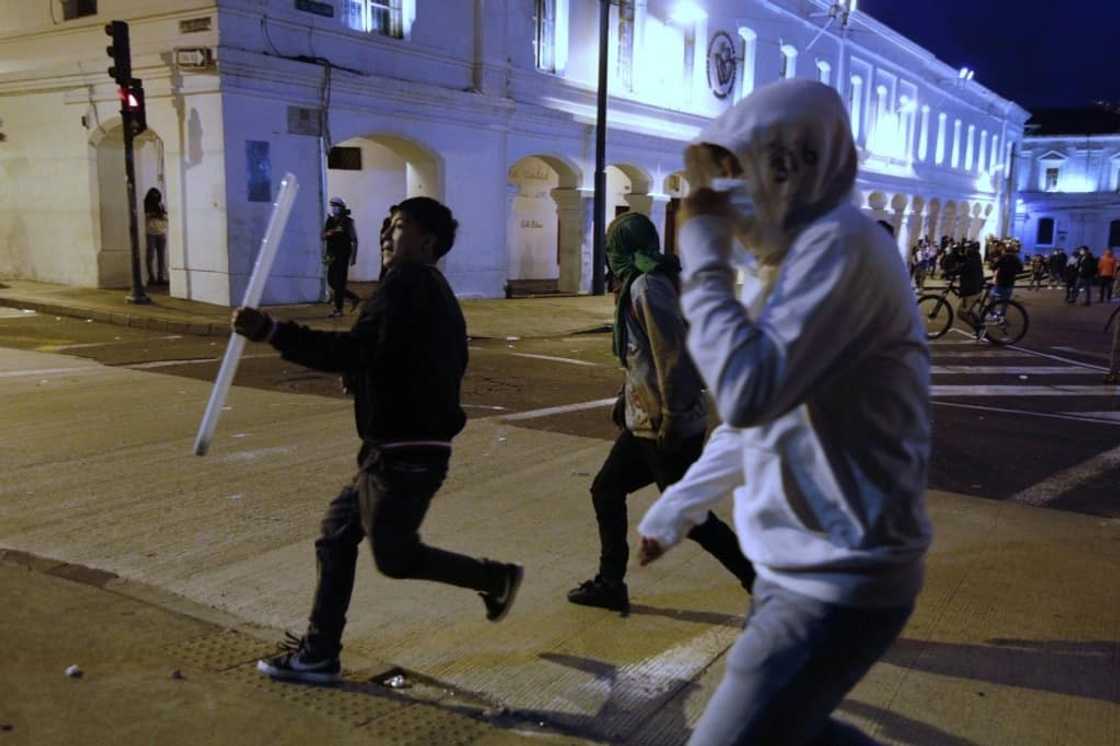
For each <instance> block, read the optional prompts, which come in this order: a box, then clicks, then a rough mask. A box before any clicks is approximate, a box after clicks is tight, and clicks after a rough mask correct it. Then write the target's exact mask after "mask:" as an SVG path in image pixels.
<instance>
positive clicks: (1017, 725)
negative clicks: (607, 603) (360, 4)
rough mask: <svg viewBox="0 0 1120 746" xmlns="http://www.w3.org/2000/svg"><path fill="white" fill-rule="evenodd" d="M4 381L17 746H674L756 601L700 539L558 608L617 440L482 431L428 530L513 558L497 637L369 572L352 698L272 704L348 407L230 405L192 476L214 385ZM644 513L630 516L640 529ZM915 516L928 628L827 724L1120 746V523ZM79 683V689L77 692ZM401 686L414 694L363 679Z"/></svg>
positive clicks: (297, 690) (39, 374) (441, 597)
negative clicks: (619, 603) (518, 590)
mask: <svg viewBox="0 0 1120 746" xmlns="http://www.w3.org/2000/svg"><path fill="white" fill-rule="evenodd" d="M4 359H5V361H6V365H7V366H8V372H10V373H12V374H13V375H9V376H7V377H6V378H5V379H4V380H5V384H4V386H3V387H0V411H2V412H4V414H5V430H4V432H6V433H8V435H9V437H7V438H4V439H0V457H2V459H3V463H4V466H5V474H4V476H5V479H4V480H2V481H0V547H5V548H7V549H9V550H16V552H17V553H16V554H12V555H9V561H10V562H12V563H15V564H16V565H17V567H15V568H10V567H6V566H4V563H0V609H3V610H4V613H3V614H0V639H2V640H4V642H5V646H4V652H3V659H2V661H3V662H2V663H0V746H7V743H20V744H23V743H30V744H52V743H119V744H122V746H124V745H125V744H131V743H178V742H183V743H186V742H196V743H197V742H203V743H214V744H224V743H241V744H252V743H272V742H278V743H285V742H286V743H310V742H323V743H354V742H362V740H363V739H365V740H366V741H367V742H372V743H383V744H390V743H405V744H416V746H432V745H434V744H439V745H440V746H443V744H456V743H458V744H476V743H477V744H490V743H493V744H502V743H506V742H509V743H526V742H537V741H536V739H538V738H539V739H541V742H543V743H563V744H575V743H585V742H588V741H591V742H598V743H602V742H611V743H619V742H624V743H631V744H637V745H638V746H670V745H674V744H681V743H683V742H684V741H685V740H686V738H687V735H688V732H689V729H690V727H691V726H692V725H693V724H694V723H695V721H696V718H697V717H698V715H699V713H700V712H701V711H702V710H703V707H704V705H705V703H706V701H707V700H708V698H709V697H710V696H711V693H712V691H713V689H714V687H715V685H716V683H717V682H718V680H719V677H720V676H721V675H722V666H723V661H724V660H725V653H726V650H727V649H728V647H729V646H730V645H731V644H732V643H733V641H734V640H735V638H736V637H737V635H738V634H739V630H740V627H741V625H742V622H743V617H742V615H743V612H744V610H745V607H746V603H747V601H746V598H745V596H744V594H743V593H742V592H741V590H740V589H738V588H737V587H736V585H735V583H734V581H733V579H732V578H731V577H730V576H728V575H727V574H726V573H723V572H721V571H720V570H719V568H718V567H717V566H715V565H714V563H713V561H712V560H711V558H710V557H708V556H706V555H704V553H703V552H702V551H700V550H699V549H698V548H697V547H696V546H695V545H693V544H691V543H686V544H685V545H682V546H681V547H678V548H676V549H674V550H673V551H672V552H669V553H668V554H667V555H666V556H665V557H664V558H663V559H661V560H659V561H658V562H657V563H655V564H654V565H651V566H650V567H647V568H641V569H639V568H636V567H635V568H633V569H632V571H631V573H630V575H629V577H628V582H629V583H630V590H631V593H632V598H633V600H634V609H633V613H632V615H631V616H630V617H629V618H628V619H619V618H618V616H617V615H614V614H607V613H603V612H600V611H598V610H593V609H585V608H582V607H575V606H572V605H571V604H568V603H567V602H566V601H565V600H564V593H565V591H566V590H567V589H568V588H570V587H571V586H572V585H573V584H574V583H575V582H576V581H578V580H581V579H582V578H584V577H586V576H587V574H588V573H589V572H590V571H593V568H594V560H595V556H596V553H597V549H598V547H597V537H596V534H595V531H594V520H593V517H592V511H591V506H590V504H589V500H588V497H587V487H588V482H589V481H590V478H591V476H592V475H593V474H594V470H595V469H596V468H597V466H598V465H599V464H601V463H602V459H603V458H604V456H605V455H606V452H607V450H608V449H609V448H610V444H609V443H608V442H605V441H602V440H598V439H594V438H586V437H580V436H575V435H566V434H563V433H557V432H551V431H548V430H543V429H534V428H529V427H527V426H523V423H522V422H520V421H510V422H507V421H504V420H503V419H502V418H501V417H500V416H494V417H488V418H482V419H475V420H471V422H470V423H469V424H468V426H467V428H466V430H465V431H464V432H463V433H462V435H460V436H459V438H457V440H456V446H457V448H456V451H455V456H454V462H453V465H452V469H451V473H450V476H449V479H448V482H447V483H446V485H445V487H444V489H443V490H442V491H441V493H440V496H439V498H438V500H437V501H436V502H435V503H433V509H432V511H431V514H430V515H429V516H428V519H427V521H426V523H425V526H424V532H425V539H426V540H428V541H429V542H431V543H432V544H433V545H436V546H445V547H449V548H453V549H456V550H459V551H464V552H467V553H470V554H476V555H486V556H493V557H498V558H502V559H506V558H508V559H517V560H520V561H522V562H524V564H525V567H526V569H527V577H526V582H525V585H524V587H523V589H522V594H521V597H520V599H519V602H518V604H517V606H516V607H515V609H514V611H513V613H512V614H511V615H510V617H509V618H508V619H507V620H505V621H504V622H503V623H502V624H501V625H492V624H489V623H487V622H486V621H485V620H484V619H483V614H482V607H481V604H480V603H479V601H478V599H477V597H475V596H474V594H471V593H468V592H461V591H458V590H457V589H441V588H437V587H435V586H432V585H431V584H427V583H406V582H399V581H393V580H390V579H387V578H384V577H381V576H379V575H377V574H376V573H375V572H374V570H373V568H372V563H371V561H370V558H369V554H368V548H363V550H362V555H361V556H362V558H363V560H362V566H361V568H360V570H361V571H360V572H359V577H358V584H357V587H356V588H355V592H354V600H353V605H352V607H351V612H352V613H351V614H350V621H349V624H348V626H347V634H346V638H345V639H344V644H345V645H346V648H345V650H344V653H343V663H344V666H345V667H346V669H347V671H348V677H347V684H346V685H344V686H342V687H332V688H314V687H298V686H281V685H279V684H271V683H269V682H263V681H262V680H261V679H260V678H259V677H258V676H257V674H256V672H255V671H254V670H253V667H252V662H253V661H254V660H255V658H257V657H259V656H260V655H262V654H265V653H266V652H267V651H268V649H269V648H270V647H271V646H270V642H271V641H272V640H275V639H277V638H278V636H279V630H281V629H285V628H286V629H294V630H299V629H301V628H302V627H303V626H304V624H305V619H306V614H307V605H308V600H309V599H310V597H311V592H312V588H313V586H314V582H315V577H314V551H313V548H312V541H313V539H314V537H315V535H316V531H317V526H318V520H319V517H320V514H321V511H322V508H323V504H324V502H325V501H326V500H327V499H329V497H330V496H331V495H333V494H334V491H335V490H336V489H337V487H338V485H339V484H340V483H341V482H342V481H343V480H344V479H345V477H346V475H348V474H349V473H350V472H351V471H352V469H353V468H354V466H353V447H354V443H353V414H352V411H351V407H350V405H349V404H348V403H347V402H345V401H342V400H338V401H335V400H328V399H323V398H321V397H313V396H301V395H294V394H287V393H280V392H274V391H264V390H258V389H250V388H244V387H234V389H233V391H232V392H231V395H230V400H229V407H230V411H229V412H227V413H226V414H225V415H224V419H223V423H222V426H221V428H220V430H219V437H218V438H217V440H216V442H215V448H214V449H213V452H212V453H211V455H210V456H208V457H207V458H206V459H199V458H198V457H195V456H193V455H191V451H190V446H191V442H192V440H193V436H194V431H195V427H196V425H197V421H198V415H199V412H200V410H201V403H202V402H204V401H205V399H206V394H207V392H208V390H209V384H208V382H206V381H194V380H188V379H182V378H176V377H171V376H161V375H151V374H147V373H144V372H141V371H135V370H129V369H124V368H120V367H113V366H100V365H91V364H90V363H89V361H85V360H77V359H74V358H70V357H67V356H64V355H56V354H46V353H39V352H31V351H6V353H5V358H4ZM64 368H69V369H72V370H71V371H70V372H65V371H63V372H59V371H60V370H62V369H64ZM93 411H96V412H97V413H99V416H96V417H93V416H89V417H83V416H82V413H85V412H93ZM106 413H112V415H111V416H106ZM76 417H77V418H78V419H77V420H76ZM76 422H80V425H81V426H80V427H77V426H76ZM0 437H2V436H0ZM653 497H654V491H653V490H652V489H647V490H643V491H642V492H640V493H639V494H636V495H634V496H632V498H631V500H630V501H629V504H630V510H631V515H632V516H633V520H634V521H636V520H637V516H639V515H641V514H642V512H644V510H645V508H646V507H647V506H648V505H649V504H650V501H651V500H652V499H653ZM928 503H929V507H930V513H931V518H932V520H933V524H934V529H935V540H934V545H933V548H932V551H931V553H930V556H929V561H928V566H927V579H926V584H925V587H924V590H923V592H922V594H921V596H920V597H919V600H918V606H917V610H916V611H915V614H914V616H913V617H912V619H911V620H910V622H909V623H908V625H907V627H906V630H905V631H904V632H903V635H902V637H901V639H900V640H899V641H898V642H897V643H896V644H895V645H894V646H893V647H892V649H891V650H890V651H889V652H888V654H887V655H886V656H885V657H884V659H883V660H882V661H881V662H880V663H879V664H878V665H876V666H875V667H874V668H873V669H872V671H871V672H870V673H869V675H868V676H867V678H866V679H865V680H864V681H863V682H861V683H860V684H859V685H858V686H857V687H856V689H855V690H854V691H853V692H852V693H851V695H850V696H849V697H848V698H847V699H846V700H845V701H844V703H843V704H842V705H841V708H840V712H839V714H840V716H841V717H843V718H844V719H846V720H849V721H853V722H855V723H857V724H859V725H860V726H862V727H863V728H865V729H866V730H867V731H869V732H870V733H871V734H872V735H873V736H874V737H876V738H877V739H879V740H880V741H881V742H884V743H887V744H907V745H910V746H913V745H917V746H946V745H947V746H968V745H970V744H1069V745H1070V746H1120V584H1117V583H1116V577H1117V573H1118V572H1120V520H1115V519H1103V518H1099V517H1094V516H1087V515H1079V514H1073V513H1064V512H1061V511H1055V510H1045V509H1040V508H1033V507H1029V506H1023V505H1018V504H1014V503H1010V502H997V501H992V500H985V499H981V498H977V497H966V496H961V495H953V494H948V493H944V492H936V491H931V492H930V493H929V495H928ZM720 512H722V513H724V514H725V515H726V506H723V507H722V508H721V510H720ZM29 554H30V555H34V556H36V557H49V558H52V561H46V562H45V564H44V563H43V562H40V561H37V560H35V559H33V558H28V557H27V555H29ZM61 563H71V564H69V565H66V564H61ZM21 566H22V567H27V566H31V567H36V568H38V569H39V572H35V573H28V572H27V571H26V570H22V569H20V567H21ZM17 571H18V572H17ZM19 572H23V573H25V574H24V575H20V574H19ZM60 578H70V579H71V580H77V581H79V582H78V583H74V582H70V580H61V579H60ZM130 589H139V590H135V591H133V590H130ZM138 600H142V601H143V602H144V603H139V602H138ZM70 664H78V665H79V666H81V667H82V668H84V669H85V670H86V676H85V678H83V679H80V680H73V679H68V678H66V677H65V676H64V675H63V673H62V672H63V670H64V669H65V668H66V666H68V665H70ZM397 666H399V667H400V668H402V669H404V670H405V671H406V672H407V674H406V675H407V676H408V677H409V679H411V680H412V681H413V682H414V686H413V687H412V688H410V689H406V690H401V691H396V690H386V689H385V687H383V686H379V685H377V684H375V683H374V684H371V683H370V679H371V678H374V677H380V676H383V675H384V674H386V673H388V672H390V671H392V670H393V667H397ZM175 669H178V670H180V671H182V673H183V675H184V676H185V677H186V678H185V679H183V680H180V679H172V678H171V673H170V672H171V671H172V670H175ZM502 707H508V708H509V710H508V711H507V712H505V713H503V712H502V711H501V708H502ZM495 710H497V712H495ZM4 724H7V725H11V726H12V729H11V730H4V729H3V727H2V726H3V725H4ZM538 724H539V726H540V728H541V730H537V731H533V730H532V728H533V727H536V726H537V725H538ZM343 726H345V729H344V728H343ZM311 734H314V736H315V737H310V736H311ZM503 739H505V740H503ZM530 739H532V740H530ZM581 739H583V740H581Z"/></svg>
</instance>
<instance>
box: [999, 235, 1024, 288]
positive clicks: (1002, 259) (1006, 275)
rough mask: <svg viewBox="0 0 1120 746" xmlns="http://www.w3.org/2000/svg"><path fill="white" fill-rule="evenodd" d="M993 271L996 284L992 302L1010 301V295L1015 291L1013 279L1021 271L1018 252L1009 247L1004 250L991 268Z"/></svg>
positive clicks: (1021, 264)
mask: <svg viewBox="0 0 1120 746" xmlns="http://www.w3.org/2000/svg"><path fill="white" fill-rule="evenodd" d="M992 269H994V270H995V274H996V282H995V288H993V290H992V298H993V299H994V300H1011V293H1012V292H1013V291H1014V290H1015V278H1016V277H1018V276H1019V273H1020V272H1022V271H1023V262H1021V261H1020V260H1019V250H1018V249H1017V248H1016V247H1014V246H1010V247H1008V248H1006V249H1004V251H1003V253H1002V254H1000V256H999V258H998V259H996V261H995V264H994V265H993V266H992Z"/></svg>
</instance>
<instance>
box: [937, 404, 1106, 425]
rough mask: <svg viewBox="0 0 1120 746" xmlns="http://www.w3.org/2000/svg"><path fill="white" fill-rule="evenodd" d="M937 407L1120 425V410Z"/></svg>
mask: <svg viewBox="0 0 1120 746" xmlns="http://www.w3.org/2000/svg"><path fill="white" fill-rule="evenodd" d="M933 405H934V406H936V407H951V408H953V409H977V410H979V411H981V412H998V413H1000V414H1017V415H1026V416H1027V417H1042V418H1043V419H1048V420H1072V421H1074V422H1082V423H1084V422H1094V423H1097V424H1099V425H1120V416H1117V417H1109V416H1108V415H1114V414H1115V415H1120V412H1062V413H1058V412H1032V411H1030V410H1028V409H1011V408H1009V407H989V406H985V405H983V404H964V403H961V402H952V401H935V402H933Z"/></svg>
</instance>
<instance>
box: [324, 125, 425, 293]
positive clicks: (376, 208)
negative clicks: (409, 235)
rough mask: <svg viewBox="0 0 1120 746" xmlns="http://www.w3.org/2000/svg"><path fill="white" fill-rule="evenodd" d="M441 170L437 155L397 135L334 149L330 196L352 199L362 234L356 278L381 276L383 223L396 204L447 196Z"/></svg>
mask: <svg viewBox="0 0 1120 746" xmlns="http://www.w3.org/2000/svg"><path fill="white" fill-rule="evenodd" d="M441 174H442V171H441V168H440V161H439V158H438V157H437V156H436V155H435V154H434V153H432V152H431V151H430V150H428V149H427V148H425V147H424V146H422V145H419V144H418V143H415V142H413V141H411V140H406V139H404V138H402V137H397V136H395V135H381V134H373V135H364V136H361V137H353V138H350V139H349V140H344V141H343V142H340V143H338V144H337V145H336V146H335V147H333V148H331V152H330V154H329V155H328V158H327V194H326V198H327V199H330V198H331V197H341V198H342V199H343V200H344V201H345V202H346V206H347V208H348V209H349V210H350V212H351V215H350V217H352V218H353V219H354V228H355V229H356V230H357V232H358V260H357V262H356V263H355V265H354V267H353V268H352V269H351V271H350V279H352V280H356V281H358V282H369V281H372V280H376V279H377V278H378V277H379V276H380V275H381V251H380V250H379V246H378V241H379V235H380V230H381V221H382V220H383V219H384V218H385V216H386V215H387V214H388V210H389V208H390V207H391V206H392V205H395V204H397V203H399V202H401V201H402V200H404V199H407V198H409V197H432V198H433V199H441V198H442V196H443V182H442V178H441Z"/></svg>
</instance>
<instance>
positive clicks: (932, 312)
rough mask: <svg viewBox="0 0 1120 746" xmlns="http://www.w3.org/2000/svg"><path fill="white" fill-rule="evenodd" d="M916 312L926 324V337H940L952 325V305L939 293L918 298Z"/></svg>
mask: <svg viewBox="0 0 1120 746" xmlns="http://www.w3.org/2000/svg"><path fill="white" fill-rule="evenodd" d="M918 312H919V313H921V315H922V321H924V322H925V325H926V339H940V338H941V337H944V336H945V333H946V332H947V331H949V328H950V327H951V326H952V325H953V307H952V306H950V305H949V303H948V301H946V300H945V299H944V298H942V297H941V296H940V295H923V296H922V297H920V298H918Z"/></svg>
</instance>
